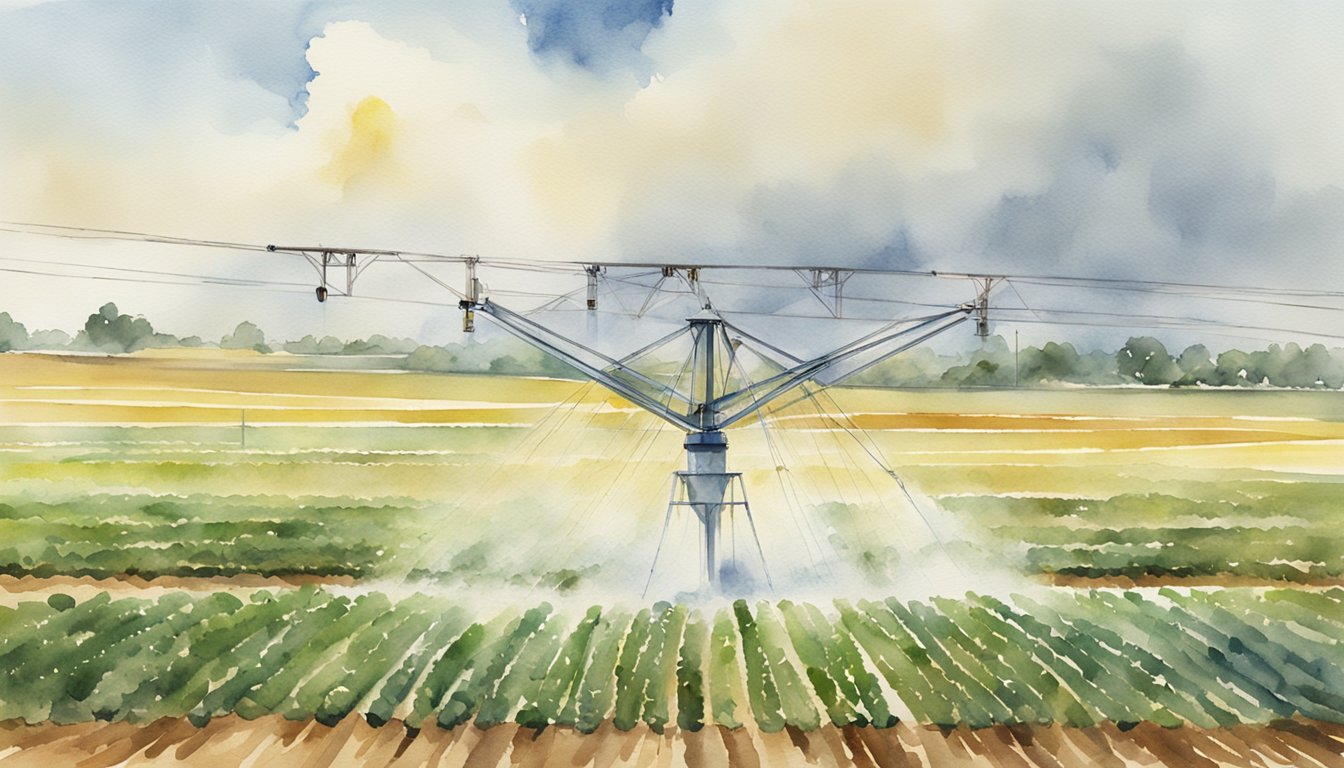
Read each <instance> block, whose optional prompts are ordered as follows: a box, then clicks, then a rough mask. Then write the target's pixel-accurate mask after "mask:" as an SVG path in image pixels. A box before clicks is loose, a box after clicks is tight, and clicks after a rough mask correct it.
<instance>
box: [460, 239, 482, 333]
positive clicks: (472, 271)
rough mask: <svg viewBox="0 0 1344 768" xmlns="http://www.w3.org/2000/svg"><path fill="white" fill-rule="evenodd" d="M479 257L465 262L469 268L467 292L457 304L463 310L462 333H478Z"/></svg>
mask: <svg viewBox="0 0 1344 768" xmlns="http://www.w3.org/2000/svg"><path fill="white" fill-rule="evenodd" d="M478 261H480V258H479V257H476V256H472V257H470V258H468V259H467V260H466V261H465V262H463V263H464V264H465V265H466V268H467V291H466V297H465V298H463V299H462V300H461V301H459V302H458V303H457V305H458V307H460V308H461V309H462V332H463V333H475V332H476V305H477V304H479V303H480V298H481V281H480V280H478V279H476V262H478Z"/></svg>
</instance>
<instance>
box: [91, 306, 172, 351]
mask: <svg viewBox="0 0 1344 768" xmlns="http://www.w3.org/2000/svg"><path fill="white" fill-rule="evenodd" d="M155 336H156V334H155V333H154V326H152V325H150V324H149V321H148V320H146V319H145V318H143V317H139V316H137V317H131V316H130V315H123V314H122V313H121V312H119V311H118V310H117V305H116V304H113V303H112V302H110V301H109V302H108V303H106V304H104V305H103V306H101V307H99V308H98V311H97V312H95V313H93V314H92V315H89V319H88V320H85V321H84V331H83V337H84V338H83V339H79V338H76V343H79V342H81V341H83V342H86V343H87V344H89V345H92V346H94V347H97V348H98V349H101V350H103V351H106V352H112V353H114V354H115V353H120V352H134V351H135V350H137V349H143V348H144V347H146V346H150V344H151V343H152V342H153V341H155V340H156V339H155ZM171 338H172V337H168V336H165V337H164V340H167V339H171Z"/></svg>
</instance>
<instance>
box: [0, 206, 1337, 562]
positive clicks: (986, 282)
mask: <svg viewBox="0 0 1344 768" xmlns="http://www.w3.org/2000/svg"><path fill="white" fill-rule="evenodd" d="M0 232H8V233H14V234H19V235H36V236H41V237H47V238H65V239H69V240H98V241H108V240H113V241H118V240H119V241H129V242H133V243H156V244H162V245H173V246H197V247H205V248H215V249H229V250H234V251H251V252H256V253H259V254H289V255H295V256H299V257H302V258H303V259H305V260H307V261H308V263H310V264H311V265H312V267H313V268H314V269H315V270H316V272H317V275H318V285H317V288H316V296H317V300H318V301H319V302H325V301H327V299H328V298H329V297H332V296H346V297H355V284H356V282H357V281H359V280H360V279H361V276H362V275H363V274H364V273H365V271H366V270H367V269H368V268H369V267H371V266H373V265H374V264H376V263H379V262H384V263H402V264H404V265H406V266H409V267H411V268H413V269H414V270H415V271H416V272H418V273H419V274H420V275H421V276H422V277H425V278H428V279H429V280H431V281H432V282H433V283H435V284H437V285H438V286H439V287H440V288H443V289H446V290H447V291H449V292H451V293H452V294H453V295H454V296H455V297H456V298H457V307H458V309H460V311H461V313H462V329H463V331H465V332H468V333H470V332H473V331H474V330H475V327H476V326H475V323H476V315H477V313H482V314H484V315H486V316H488V317H489V318H491V319H492V320H493V321H495V323H497V324H498V325H499V326H500V327H501V328H502V329H504V330H505V331H507V332H508V333H510V334H512V335H514V336H516V337H518V338H519V339H521V340H522V341H524V342H526V343H528V344H530V345H532V346H534V347H536V348H537V349H540V350H542V351H543V352H546V353H548V354H550V355H553V356H554V357H556V358H558V359H560V360H562V361H564V362H565V363H568V364H569V365H570V366H572V367H573V368H575V369H577V370H579V371H581V372H582V373H583V374H584V375H586V376H587V377H589V378H590V379H592V380H593V381H594V382H596V383H598V384H600V385H602V386H603V387H605V388H607V389H609V390H611V391H612V392H614V393H616V394H618V395H620V396H621V397H623V398H625V399H626V400H628V401H629V402H631V403H632V404H634V405H636V406H638V407H639V408H641V409H643V410H645V411H648V412H649V413H652V414H653V415H655V416H657V417H658V418H660V419H662V420H663V421H666V422H668V423H670V424H672V425H674V426H675V427H677V428H678V429H680V430H682V431H683V432H685V434H686V437H685V441H684V443H683V448H684V450H685V452H686V469H685V470H684V471H679V472H676V473H674V475H673V477H672V482H671V491H670V494H669V499H668V507H667V517H666V518H665V521H664V534H666V531H667V521H668V520H670V519H671V517H672V515H673V513H674V512H676V511H677V510H679V509H684V508H687V507H689V508H690V510H691V511H693V512H694V513H695V516H696V518H697V519H698V521H699V524H700V526H701V529H702V533H703V537H702V543H703V554H704V567H705V572H704V578H706V579H707V580H708V582H709V585H710V586H711V588H713V587H715V586H717V584H718V582H719V579H720V566H719V563H718V551H717V550H718V540H719V538H720V530H721V524H722V521H723V519H724V517H725V515H727V516H729V518H730V519H734V518H735V513H736V512H737V511H742V512H744V513H745V515H746V517H747V521H748V523H749V524H750V525H751V528H752V534H753V536H755V533H756V531H755V523H754V520H753V519H752V517H751V510H750V507H749V506H748V502H747V494H746V487H745V485H744V483H743V481H742V477H741V474H740V473H738V472H730V471H728V438H727V436H726V434H725V430H727V429H728V428H730V427H732V426H733V425H735V424H738V423H739V422H741V421H742V420H743V419H746V418H748V417H750V416H753V415H755V416H757V417H758V418H763V412H762V409H764V408H766V407H767V406H768V405H770V404H771V403H772V402H775V401H777V400H778V399H779V398H780V397H781V396H783V395H785V394H786V393H789V392H791V391H793V390H796V389H798V388H805V387H806V386H807V385H808V383H809V382H812V383H816V384H818V385H819V386H821V387H827V386H830V385H833V384H835V383H837V382H839V381H841V380H843V379H845V378H848V377H851V376H854V375H856V374H859V373H861V372H863V371H865V370H868V369H869V368H871V367H872V366H874V365H876V364H878V363H880V362H882V361H884V360H886V359H888V358H890V357H892V356H893V355H896V354H898V353H900V352H902V351H904V350H907V349H910V348H912V347H914V346H916V345H919V344H921V343H923V342H925V341H927V340H928V339H931V338H933V337H934V336H936V335H938V334H941V333H943V332H945V331H947V330H949V329H951V328H953V327H955V326H957V325H959V324H961V323H964V322H968V321H969V322H971V323H972V324H973V326H974V329H975V334H976V335H977V336H979V337H980V338H981V339H987V338H988V337H989V333H990V326H989V320H990V298H991V294H993V293H994V292H995V291H996V290H997V289H998V288H1000V287H1002V286H1007V287H1008V288H1010V289H1011V291H1012V294H1011V295H1013V296H1014V297H1015V298H1016V302H1015V303H1010V304H1008V305H1006V306H1004V305H1001V304H996V306H995V307H994V311H995V312H996V313H1006V314H1007V315H1008V316H1009V317H1010V318H1011V320H1012V322H1014V323H1041V324H1046V325H1068V326H1070V327H1073V326H1102V327H1110V328H1116V327H1120V328H1125V329H1131V330H1132V329H1134V328H1170V329H1185V330H1190V329H1195V330H1198V331H1200V332H1202V333H1207V334H1211V335H1230V336H1232V337H1233V338H1239V339H1247V338H1256V336H1255V334H1257V333H1268V334H1272V336H1271V337H1270V338H1268V339H1264V337H1263V336H1262V337H1261V338H1262V339H1264V340H1268V341H1278V340H1281V338H1282V334H1293V335H1300V336H1302V335H1304V336H1314V337H1318V338H1324V339H1332V340H1339V339H1344V334H1340V333H1338V332H1336V331H1334V330H1332V329H1334V328H1335V327H1336V326H1335V325H1334V319H1335V317H1336V316H1337V315H1338V313H1339V312H1341V311H1344V291H1334V290H1319V289H1298V288H1274V287H1266V286H1234V285H1217V284H1205V283H1178V282H1169V281H1156V280H1134V279H1121V278H1102V277H1077V276H1061V275H1053V276H1052V275H993V274H972V273H961V272H956V273H954V272H930V271H913V270H899V269H865V268H852V267H838V266H811V265H763V264H753V263H746V264H731V263H713V264H687V263H681V264H668V263H663V262H653V263H639V262H627V261H621V262H597V261H591V262H583V261H551V260H526V259H482V258H480V257H478V256H465V255H464V256H447V255H442V254H435V253H423V252H412V251H392V250H376V249H365V248H336V247H331V246H322V245H318V246H277V245H259V244H248V243H237V242H224V241H217V240H196V239H188V238H180V237H171V236H164V235H152V234H146V233H140V232H128V231H123V230H107V229H91V228H82V227H68V226H58V225H47V224H32V223H18V222H0ZM0 262H22V265H21V266H9V267H0V272H5V273H14V274H21V275H45V276H55V277H76V278H86V279H94V280H113V281H122V282H143V283H156V284H169V285H191V284H204V285H222V286H233V287H245V288H256V287H266V288H269V289H271V290H282V291H286V292H289V291H293V290H296V289H299V288H301V287H302V286H304V285H305V284H303V283H293V282H279V281H274V280H267V279H256V278H241V277H236V276H235V277H220V276H208V275H194V274H184V273H181V272H164V271H158V270H155V269H137V268H131V267H127V266H123V265H118V264H108V263H104V264H87V263H84V264H81V263H70V262H57V261H52V260H50V259H46V258H16V257H13V256H0ZM431 265H438V267H444V266H450V267H453V268H461V269H463V270H464V272H463V273H462V277H461V280H462V282H461V283H456V280H457V278H452V279H451V280H445V279H442V278H441V277H440V276H439V275H436V274H435V273H434V271H431V269H429V268H427V267H429V266H431ZM68 268H78V269H81V270H90V271H91V272H84V273H82V274H81V273H71V272H69V271H68ZM47 270H60V271H47ZM485 272H488V273H489V276H490V277H491V278H492V279H494V278H495V277H498V278H499V279H500V280H501V282H505V281H507V283H508V285H509V287H508V288H507V289H505V288H501V289H498V290H495V291H493V292H491V291H490V290H488V289H487V287H486V285H485V283H484V282H483V281H482V280H481V279H480V277H479V275H480V274H482V273H485ZM744 275H745V276H746V278H747V279H745V280H743V279H741V278H742V276H744ZM734 277H736V278H738V280H737V281H736V282H735V281H734V279H733V278H734ZM893 278H951V279H954V280H958V281H962V283H963V284H965V282H967V281H969V283H970V287H971V289H972V290H971V291H969V292H967V293H966V294H946V295H944V294H945V293H946V292H944V294H938V295H936V296H934V297H932V298H931V297H930V294H921V295H920V296H919V297H918V299H919V300H915V297H910V296H909V295H908V294H909V293H910V292H909V291H902V290H897V289H896V288H897V286H893V285H892V279H893ZM529 280H530V281H531V283H530V284H529V283H528V281H529ZM184 281H195V283H193V282H184ZM1019 284H1022V285H1031V286H1042V287H1045V288H1046V289H1051V288H1053V289H1064V290H1068V291H1073V290H1076V289H1087V290H1090V291H1106V292H1122V293H1127V294H1135V293H1143V294H1165V295H1170V296H1175V297H1178V298H1179V300H1180V306H1182V307H1190V306H1193V302H1214V303H1213V304H1207V303H1206V304H1203V305H1202V306H1204V307H1206V308H1216V307H1221V308H1222V309H1223V310H1224V311H1226V312H1237V311H1239V310H1243V309H1244V308H1245V307H1246V306H1247V305H1251V304H1255V305H1261V306H1274V307H1284V308H1288V311H1291V312H1297V313H1303V312H1312V313H1316V314H1315V316H1316V317H1325V318H1328V321H1327V322H1325V323H1324V324H1323V325H1320V326H1318V327H1316V328H1315V329H1313V330H1305V329H1304V326H1303V325H1298V326H1297V327H1270V326H1265V325H1250V324H1247V322H1246V321H1244V320H1241V319H1227V318H1223V319H1219V318H1216V317H1210V316H1192V315H1190V314H1180V315H1150V314H1141V313H1139V312H1137V311H1134V308H1133V307H1126V308H1125V311H1122V312H1118V311H1112V312H1107V311H1101V310H1100V309H1099V308H1098V307H1096V306H1089V307H1088V308H1087V309H1072V308H1051V307H1044V306H1039V305H1036V306H1028V305H1027V302H1026V300H1025V299H1024V298H1023V296H1022V293H1021V292H1020V291H1019V289H1018V285H1019ZM570 286H575V287H573V288H572V289H570ZM529 287H532V288H535V290H525V289H526V288H529ZM557 287H560V288H561V290H557ZM566 290H567V291H568V292H565V291H566ZM710 292H713V293H714V294H715V299H716V301H711V300H710V296H709V293H710ZM632 293H633V294H635V295H634V297H633V299H631V298H630V296H631V294H632ZM785 294H788V295H790V296H794V295H798V296H801V297H802V299H801V300H800V301H797V302H793V303H789V301H781V300H779V297H780V296H782V295H785ZM623 295H624V296H625V298H622V296H623ZM966 295H969V296H970V297H971V300H970V301H968V302H965V303H956V302H955V297H959V296H966ZM901 296H904V297H903V298H898V297H901ZM358 298H363V299H372V300H379V301H393V302H403V303H404V302H411V303H428V304H432V305H434V306H437V307H443V306H445V304H444V303H443V302H438V301H433V302H414V301H412V300H410V299H408V298H406V297H404V296H399V297H395V298H394V297H380V296H364V295H362V294H361V296H359V297H358ZM497 298H505V299H507V300H508V301H509V302H510V303H511V304H514V306H515V307H519V309H517V310H515V309H510V308H509V307H506V306H503V305H502V304H500V303H499V302H498V301H497V300H496V299H497ZM514 298H517V299H518V303H514V301H513V299H514ZM672 299H690V300H692V301H693V303H691V302H687V303H686V305H685V306H686V311H685V312H684V313H683V314H680V315H676V316H674V319H673V320H672V321H671V324H672V326H673V330H672V331H671V332H670V333H667V334H666V335H664V336H662V337H660V338H657V339H654V340H653V341H651V342H649V343H647V344H644V346H641V347H639V348H638V349H635V350H633V351H629V352H616V353H614V354H615V355H619V356H613V354H607V353H604V352H602V351H599V350H598V349H597V348H595V347H596V346H597V345H596V342H595V341H594V340H595V339H596V338H597V337H598V334H596V327H597V323H596V318H597V316H598V314H599V306H598V304H599V300H601V301H603V302H604V307H603V309H602V310H601V312H602V313H603V314H615V315H618V316H620V317H621V318H624V320H622V322H627V321H628V322H629V323H630V324H629V325H627V326H626V327H625V328H624V329H619V330H620V332H617V333H614V334H613V333H606V334H604V336H605V341H608V342H609V341H611V340H612V337H613V336H616V337H619V339H618V340H619V341H624V342H625V343H626V345H627V346H635V345H636V344H637V343H638V342H637V341H632V339H636V338H638V339H639V341H642V340H643V339H644V338H647V337H650V336H652V335H653V333H650V330H651V326H652V323H651V322H649V321H654V320H661V321H666V320H667V319H668V318H667V312H668V304H669V302H670V301H671V300H672ZM725 299H726V301H725ZM790 301H791V300H790ZM528 303H531V304H533V305H534V306H530V307H528V308H525V309H524V308H521V307H520V305H521V304H528ZM606 304H611V305H615V306H614V307H610V306H606ZM449 306H450V305H449ZM566 310H570V311H577V312H582V313H584V314H586V315H587V317H588V324H587V329H586V330H587V333H586V334H585V333H583V332H582V330H581V329H574V328H570V329H569V330H568V331H566V330H565V329H564V325H565V324H564V323H563V322H560V321H557V322H543V321H542V320H541V319H539V318H562V317H563V313H564V312H565V311H566ZM1187 311H1188V310H1187ZM659 312H660V313H661V315H659V314H657V313H659ZM1322 313H1324V314H1322ZM753 315H755V316H763V317H768V318H771V319H772V323H771V324H770V326H771V327H763V328H755V327H753V328H752V329H751V330H748V329H745V328H743V327H742V326H741V325H740V324H739V323H738V321H737V319H738V318H748V317H751V316H753ZM572 316H573V315H572V314H571V315H570V317H572ZM799 321H801V322H802V323H803V325H802V326H801V327H799V328H797V330H796V332H794V333H793V334H792V335H789V336H788V337H787V338H786V339H784V340H779V339H775V340H767V338H764V337H768V336H769V335H770V333H769V331H771V330H776V331H777V330H778V328H775V327H773V326H775V325H778V324H785V323H790V322H793V323H796V322H799ZM828 321H829V322H828ZM841 321H857V322H863V323H866V325H865V326H864V329H863V331H861V332H859V333H850V332H849V331H848V330H846V328H852V327H853V326H852V325H850V324H849V323H848V322H841ZM1322 328H1325V330H1322ZM605 330H617V329H605ZM654 333H656V329H655V330H654ZM585 340H587V341H588V342H589V343H585ZM786 347H788V348H791V349H792V350H793V351H789V350H788V349H785V348H786ZM802 347H808V348H809V349H810V351H808V352H803V351H801V348H802ZM819 349H824V350H825V351H821V352H819V351H818V350H819ZM669 360H670V361H671V363H670V364H669ZM677 363H680V365H678V364H677ZM803 392H804V394H805V395H807V396H809V397H810V396H811V395H810V394H808V390H807V389H804V390H803ZM870 455H871V452H870ZM874 459H875V460H878V459H877V457H876V456H874ZM878 461H879V463H881V462H880V460H878ZM884 469H886V467H885V466H884ZM887 471H888V472H889V473H891V470H889V469H888V470H887ZM891 474H892V477H893V478H895V479H896V481H897V482H898V483H900V484H901V486H902V489H904V484H903V483H901V481H900V478H899V477H897V476H896V475H895V474H894V473H891ZM912 503H913V502H912ZM916 511H918V510H916ZM921 517H923V515H922V514H921ZM925 522H926V523H927V520H926V521H925ZM936 536H937V534H936V533H935V537H936ZM756 543H757V547H758V551H759V546H760V542H759V539H757V542H756ZM658 551H659V552H660V551H661V540H660V543H659V550H658ZM657 558H658V554H657V553H655V555H654V558H653V561H654V562H653V566H656V564H657ZM761 560H762V565H763V566H764V556H763V554H762V557H761ZM653 566H651V568H650V577H652V567H653ZM768 578H769V576H768V574H767V580H768Z"/></svg>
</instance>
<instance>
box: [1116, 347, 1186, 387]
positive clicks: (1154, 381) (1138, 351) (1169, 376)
mask: <svg viewBox="0 0 1344 768" xmlns="http://www.w3.org/2000/svg"><path fill="white" fill-rule="evenodd" d="M1115 367H1116V372H1117V373H1119V374H1120V375H1121V376H1123V377H1125V378H1127V379H1130V380H1132V381H1138V382H1141V383H1143V384H1149V385H1153V386H1161V385H1166V384H1172V383H1174V382H1175V381H1177V380H1178V379H1180V378H1181V369H1180V368H1179V367H1177V365H1176V361H1175V360H1173V359H1172V357H1171V355H1169V354H1167V348H1166V347H1165V346H1163V345H1162V342H1160V341H1158V340H1157V339H1154V338H1153V337H1151V336H1133V337H1131V338H1130V339H1129V341H1127V342H1125V346H1123V347H1121V348H1120V351H1119V352H1116V353H1115Z"/></svg>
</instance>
